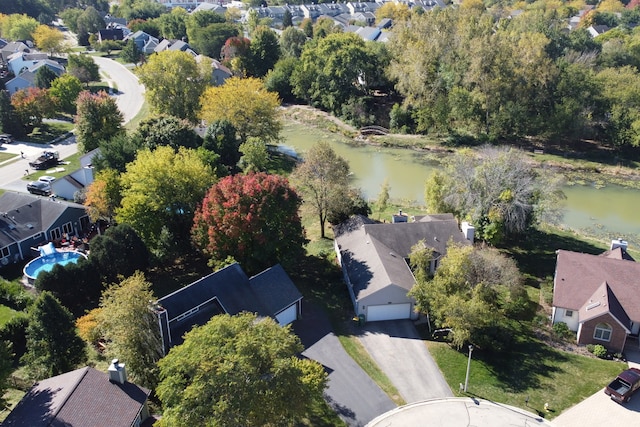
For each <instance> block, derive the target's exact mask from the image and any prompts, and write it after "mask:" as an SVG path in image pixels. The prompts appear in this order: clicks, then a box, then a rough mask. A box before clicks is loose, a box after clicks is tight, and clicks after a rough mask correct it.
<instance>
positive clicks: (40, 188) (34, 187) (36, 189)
mask: <svg viewBox="0 0 640 427" xmlns="http://www.w3.org/2000/svg"><path fill="white" fill-rule="evenodd" d="M27 191H28V192H29V193H31V194H39V195H41V196H49V195H50V194H51V186H50V185H49V184H47V183H46V182H42V181H32V182H30V183H28V184H27Z"/></svg>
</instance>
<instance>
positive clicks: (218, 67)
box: [196, 55, 233, 86]
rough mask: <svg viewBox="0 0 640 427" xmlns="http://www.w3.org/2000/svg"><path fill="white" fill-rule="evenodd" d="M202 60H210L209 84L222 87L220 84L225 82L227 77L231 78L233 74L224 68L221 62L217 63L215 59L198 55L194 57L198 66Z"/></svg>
mask: <svg viewBox="0 0 640 427" xmlns="http://www.w3.org/2000/svg"><path fill="white" fill-rule="evenodd" d="M204 60H210V61H211V80H210V82H211V84H212V85H214V86H222V84H223V83H224V82H225V80H227V79H228V78H229V77H232V76H233V73H232V72H231V70H230V69H228V68H227V67H225V66H224V65H222V62H220V61H218V60H217V59H210V58H208V57H206V56H204V55H198V56H196V62H197V63H198V64H200V63H201V62H202V61H204Z"/></svg>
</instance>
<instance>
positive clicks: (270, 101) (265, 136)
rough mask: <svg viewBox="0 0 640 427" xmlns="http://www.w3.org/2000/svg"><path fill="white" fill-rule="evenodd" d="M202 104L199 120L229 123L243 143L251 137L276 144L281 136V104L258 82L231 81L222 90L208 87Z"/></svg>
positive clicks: (225, 83)
mask: <svg viewBox="0 0 640 427" xmlns="http://www.w3.org/2000/svg"><path fill="white" fill-rule="evenodd" d="M200 102H201V104H202V111H201V112H200V117H201V118H202V119H203V120H204V121H206V122H207V123H213V122H215V121H217V120H226V121H228V122H229V123H231V124H232V125H233V126H234V127H235V128H236V130H237V131H238V135H239V136H240V139H241V140H242V141H243V142H244V141H246V140H247V138H249V137H251V136H253V137H256V138H259V139H260V140H262V141H265V142H274V141H276V140H277V139H278V136H279V135H280V129H281V127H282V125H281V124H280V122H279V120H278V111H277V108H278V107H279V106H280V100H279V99H278V95H277V94H275V93H273V92H268V91H267V90H266V89H265V87H264V84H263V83H262V81H261V80H259V79H256V78H248V79H241V78H238V77H231V78H229V79H227V80H226V81H225V82H224V85H222V86H212V87H208V88H207V89H206V90H205V91H204V93H203V94H202V99H201V100H200Z"/></svg>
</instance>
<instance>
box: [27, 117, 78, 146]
mask: <svg viewBox="0 0 640 427" xmlns="http://www.w3.org/2000/svg"><path fill="white" fill-rule="evenodd" d="M74 127H75V124H74V123H73V122H67V121H56V122H44V123H42V124H41V125H40V126H38V127H36V128H34V129H33V131H31V133H30V134H28V135H26V136H24V137H20V138H19V139H20V140H21V141H24V142H33V143H36V144H49V143H50V142H51V141H53V140H54V139H56V138H57V137H59V136H60V135H63V134H65V133H67V132H71V130H72V129H73V128H74Z"/></svg>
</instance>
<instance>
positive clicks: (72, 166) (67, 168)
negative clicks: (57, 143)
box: [22, 148, 82, 181]
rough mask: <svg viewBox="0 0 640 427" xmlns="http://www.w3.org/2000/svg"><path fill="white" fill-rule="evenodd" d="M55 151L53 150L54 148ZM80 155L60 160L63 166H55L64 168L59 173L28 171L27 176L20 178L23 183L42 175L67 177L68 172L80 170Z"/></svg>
mask: <svg viewBox="0 0 640 427" xmlns="http://www.w3.org/2000/svg"><path fill="white" fill-rule="evenodd" d="M54 149H55V148H54ZM81 156H82V154H80V153H76V154H73V155H71V156H69V157H67V158H65V159H62V161H63V164H60V165H59V166H57V167H58V168H64V171H61V172H47V170H33V169H30V170H29V175H25V176H23V177H22V179H23V180H24V181H33V180H35V179H38V178H40V177H41V176H43V175H50V176H53V177H55V178H60V177H63V176H65V175H68V174H69V173H70V172H73V171H74V170H76V169H79V168H80V157H81Z"/></svg>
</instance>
